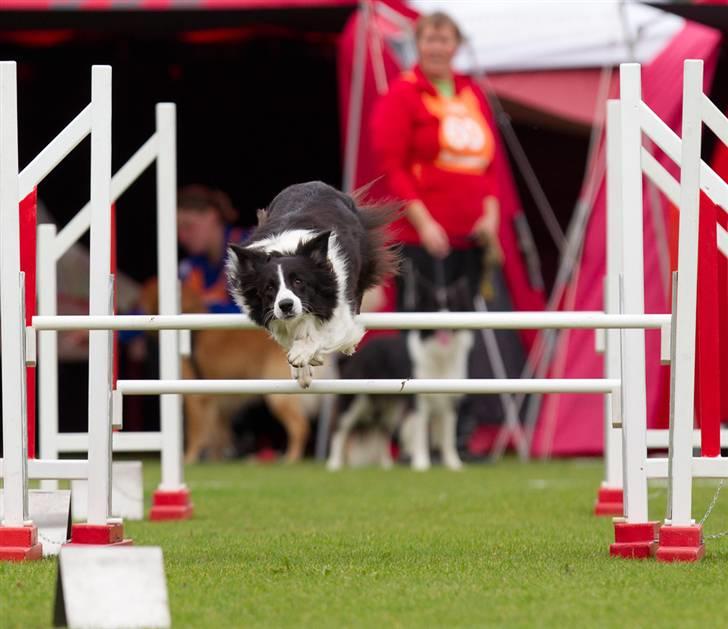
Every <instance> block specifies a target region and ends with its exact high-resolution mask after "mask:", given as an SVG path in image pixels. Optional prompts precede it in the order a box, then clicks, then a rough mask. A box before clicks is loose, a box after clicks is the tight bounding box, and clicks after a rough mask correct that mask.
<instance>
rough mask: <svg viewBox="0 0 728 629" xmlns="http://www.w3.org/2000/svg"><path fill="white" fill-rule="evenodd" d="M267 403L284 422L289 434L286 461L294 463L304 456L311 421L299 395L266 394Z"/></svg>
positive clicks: (278, 418) (282, 422)
mask: <svg viewBox="0 0 728 629" xmlns="http://www.w3.org/2000/svg"><path fill="white" fill-rule="evenodd" d="M265 403H266V406H267V407H268V409H269V410H270V412H271V413H272V414H273V416H274V417H275V418H276V419H277V420H278V421H279V422H281V424H283V427H284V428H285V429H286V434H287V436H288V446H287V448H286V461H287V462H288V463H293V462H295V461H298V460H300V459H301V457H302V456H303V452H304V450H305V449H306V441H307V440H308V434H309V423H308V418H307V417H306V414H305V413H304V412H303V405H302V404H301V400H300V398H299V397H298V396H297V395H283V394H282V395H266V396H265Z"/></svg>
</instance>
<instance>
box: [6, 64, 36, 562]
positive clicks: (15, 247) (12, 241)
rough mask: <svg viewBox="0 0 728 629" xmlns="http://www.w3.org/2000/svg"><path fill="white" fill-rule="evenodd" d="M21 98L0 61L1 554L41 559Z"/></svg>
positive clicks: (12, 70) (10, 69)
mask: <svg viewBox="0 0 728 629" xmlns="http://www.w3.org/2000/svg"><path fill="white" fill-rule="evenodd" d="M19 201H20V199H19V182H18V99H17V81H16V66H15V63H14V62H2V63H0V239H1V241H0V342H1V343H2V387H3V399H2V422H3V452H4V454H3V456H4V460H3V477H4V487H3V509H4V511H3V513H4V515H3V521H2V522H1V523H0V559H4V560H22V559H39V558H40V556H41V546H40V544H38V531H37V528H36V527H35V526H34V525H33V524H32V522H30V521H29V518H28V441H27V439H28V436H27V430H28V427H27V421H26V407H25V403H26V400H25V394H26V392H25V386H26V385H25V322H24V318H23V302H24V300H23V291H22V281H23V280H22V275H21V273H20V217H19V209H20V206H19Z"/></svg>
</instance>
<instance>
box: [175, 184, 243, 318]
mask: <svg viewBox="0 0 728 629" xmlns="http://www.w3.org/2000/svg"><path fill="white" fill-rule="evenodd" d="M236 219H237V211H236V210H235V208H234V207H233V205H232V203H231V202H230V198H229V197H228V196H227V195H226V194H225V193H224V192H221V191H219V190H214V189H212V188H208V187H206V186H201V185H189V186H185V187H184V188H182V189H181V190H180V191H179V193H178V195H177V237H178V239H179V244H180V246H181V247H182V249H183V250H184V252H185V253H186V254H187V257H186V258H184V259H183V260H182V262H181V263H180V268H179V274H180V279H181V280H182V289H183V291H191V292H193V293H194V294H195V295H196V296H198V297H199V298H200V300H201V302H202V303H203V304H204V305H205V308H206V309H207V311H208V312H211V313H234V312H240V309H239V308H238V306H237V305H236V304H235V302H234V301H233V300H232V298H231V297H230V294H229V293H228V290H227V283H226V278H225V258H226V253H227V247H228V243H231V242H232V243H235V244H240V243H242V242H243V241H244V240H245V239H246V237H247V236H248V235H249V232H250V230H244V229H242V228H239V227H234V226H232V224H233V223H234V222H235V220H236Z"/></svg>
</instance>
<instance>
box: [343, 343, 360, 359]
mask: <svg viewBox="0 0 728 629" xmlns="http://www.w3.org/2000/svg"><path fill="white" fill-rule="evenodd" d="M358 346H359V343H352V344H350V345H344V346H343V347H342V348H341V353H342V354H344V355H345V356H351V355H353V354H354V352H356V348H357V347H358Z"/></svg>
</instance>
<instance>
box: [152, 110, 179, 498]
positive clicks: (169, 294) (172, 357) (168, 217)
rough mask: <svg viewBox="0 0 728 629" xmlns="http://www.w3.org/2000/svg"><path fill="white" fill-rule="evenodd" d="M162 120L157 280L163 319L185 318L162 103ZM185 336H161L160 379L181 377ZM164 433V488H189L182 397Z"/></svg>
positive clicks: (171, 133)
mask: <svg viewBox="0 0 728 629" xmlns="http://www.w3.org/2000/svg"><path fill="white" fill-rule="evenodd" d="M156 119H157V147H158V149H157V150H158V153H157V275H158V277H159V314H165V315H166V314H179V303H178V302H179V300H178V295H177V161H176V159H177V158H176V156H177V142H176V133H177V132H176V124H177V123H176V110H175V106H174V104H172V103H159V104H157V107H156ZM179 361H180V356H179V335H178V333H177V332H176V331H175V330H162V331H160V333H159V377H160V378H161V379H163V380H165V379H167V378H169V379H178V378H179V377H180V364H179ZM159 404H160V417H161V419H160V422H161V432H162V482H161V484H160V488H161V489H164V490H175V489H180V488H182V487H183V486H184V483H183V473H182V405H181V397H180V396H179V395H162V396H160V398H159Z"/></svg>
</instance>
